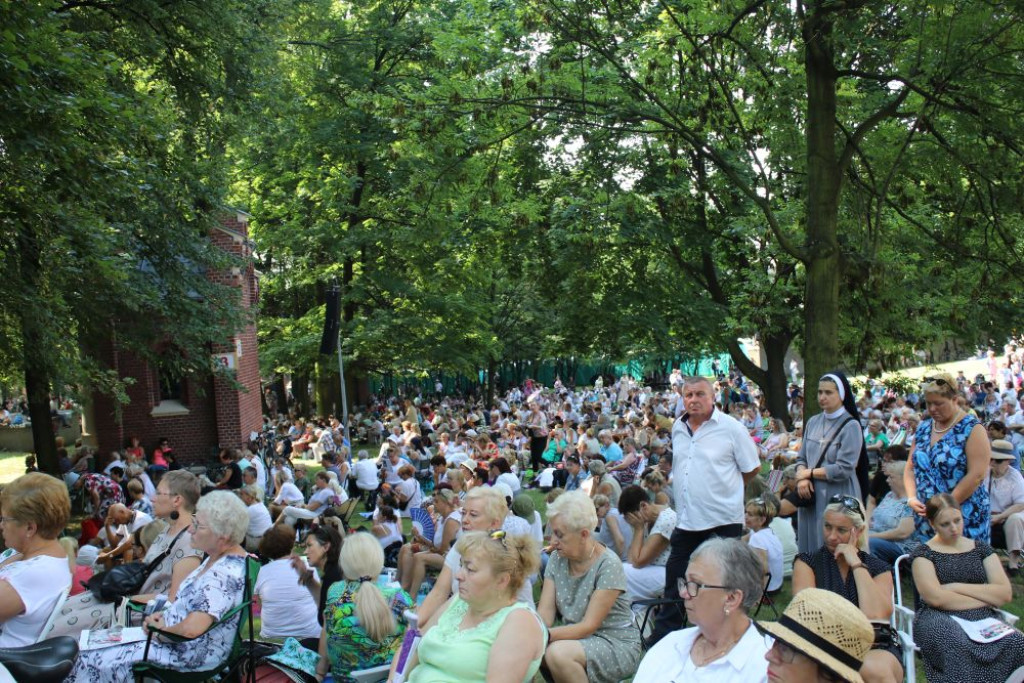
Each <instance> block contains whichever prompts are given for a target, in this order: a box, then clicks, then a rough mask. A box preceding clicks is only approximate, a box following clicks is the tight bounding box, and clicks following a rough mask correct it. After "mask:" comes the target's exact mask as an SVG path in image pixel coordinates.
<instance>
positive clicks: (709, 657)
mask: <svg viewBox="0 0 1024 683" xmlns="http://www.w3.org/2000/svg"><path fill="white" fill-rule="evenodd" d="M748 628H749V625H748ZM746 633H747V629H746V628H744V629H743V631H742V632H740V634H739V636H737V637H736V638H733V639H732V640H730V641H729V642H727V643H726V644H725V647H723V648H721V649H714V650H712V651H711V652H708V651H707V650H708V648H709V647H713V646H712V645H711V641H710V640H708V639H707V636H705V635H704V634H703V633H701V634H700V641H701V643H703V645H702V646H701V649H703V650H704V654H702V655H700V661H697V660H696V659H695V660H694V662H693V663H694V664H696V665H697V666H698V667H701V666H707V665H708V664H710V663H711V662H713V661H715V660H716V659H721V658H722V657H724V656H725V655H727V654H729V650H731V649H733V648H734V647H735V646H736V643H738V642H740V640H741V639H742V638H743V636H744V635H746Z"/></svg>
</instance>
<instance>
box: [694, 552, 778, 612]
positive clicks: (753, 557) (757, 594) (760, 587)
mask: <svg viewBox="0 0 1024 683" xmlns="http://www.w3.org/2000/svg"><path fill="white" fill-rule="evenodd" d="M700 558H703V559H704V560H705V561H707V562H710V563H711V564H714V565H715V566H717V567H718V570H719V571H720V572H721V574H722V579H721V582H722V585H723V586H728V587H729V588H731V589H733V590H738V591H742V593H743V600H742V602H741V603H740V608H741V609H742V610H743V611H744V613H749V612H750V610H751V608H753V607H754V606H755V605H756V604H757V603H758V601H760V600H761V595H762V593H764V583H765V575H764V566H763V565H762V564H761V558H760V557H759V556H758V554H757V553H756V552H754V550H753V549H752V548H751V547H750V546H749V545H747V544H746V543H744V542H743V541H740V540H737V539H735V538H718V537H715V538H709V539H708V540H706V541H704V542H703V543H701V544H700V546H698V547H697V550H695V551H694V553H693V555H692V556H691V557H690V561H691V562H692V561H693V560H696V559H700Z"/></svg>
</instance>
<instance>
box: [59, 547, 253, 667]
mask: <svg viewBox="0 0 1024 683" xmlns="http://www.w3.org/2000/svg"><path fill="white" fill-rule="evenodd" d="M208 563H209V559H207V560H206V561H204V562H203V563H202V564H201V565H199V567H198V568H197V569H196V570H195V571H194V572H192V573H191V574H189V575H188V576H186V577H185V580H184V581H182V582H181V587H180V588H179V589H178V598H177V600H175V601H174V602H172V603H171V604H170V606H169V607H168V608H167V610H166V611H165V612H164V624H165V625H166V626H174V625H175V624H178V623H180V622H182V621H184V620H185V617H187V616H188V615H189V614H190V613H192V612H205V613H206V614H209V615H210V616H212V617H213V618H214V619H220V618H221V617H222V616H223V615H224V614H226V613H227V612H228V611H230V610H231V608H232V607H235V606H237V605H238V604H240V603H241V602H242V596H243V591H244V587H245V558H244V557H242V556H240V555H227V556H225V557H222V558H220V559H219V560H218V561H217V562H215V563H214V564H213V566H211V567H210V568H209V569H208V570H207V571H205V572H204V571H203V570H206V569H207V564H208ZM240 618H241V614H236V615H235V616H234V617H233V618H232V619H230V620H228V621H226V622H224V623H222V624H217V625H216V626H214V627H213V628H211V629H210V630H209V631H207V632H206V633H204V634H203V635H201V636H199V637H198V638H196V639H194V640H190V641H187V642H184V643H172V642H160V641H159V640H158V639H157V638H156V637H154V638H153V643H152V645H151V646H150V648H149V661H151V662H157V663H159V664H161V665H163V666H167V667H170V668H172V669H175V670H178V671H204V670H208V669H212V668H214V667H215V666H217V665H218V664H220V663H222V662H224V661H225V660H227V658H228V655H229V654H230V653H231V646H232V644H233V643H234V640H235V633H236V631H237V630H238V620H239V619H240ZM145 647H146V642H145V641H141V642H137V643H129V644H127V645H117V646H114V647H107V648H102V649H99V650H86V651H83V652H80V653H79V654H78V659H77V660H76V661H75V668H74V669H72V670H71V675H69V676H68V677H67V678H66V679H64V680H65V683H99V682H100V681H109V682H110V683H130V682H131V681H134V680H135V677H134V676H133V674H132V664H133V663H134V662H138V661H141V660H142V653H143V650H144V649H145Z"/></svg>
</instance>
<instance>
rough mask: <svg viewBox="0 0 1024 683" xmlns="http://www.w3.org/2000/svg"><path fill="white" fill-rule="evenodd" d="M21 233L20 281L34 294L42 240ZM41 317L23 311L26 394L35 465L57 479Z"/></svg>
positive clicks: (29, 228)
mask: <svg viewBox="0 0 1024 683" xmlns="http://www.w3.org/2000/svg"><path fill="white" fill-rule="evenodd" d="M21 227H22V229H21V230H20V231H19V232H18V253H19V255H20V263H19V266H20V269H21V281H22V283H23V286H24V287H26V288H28V289H29V290H31V291H38V290H39V287H40V279H41V277H42V264H41V262H40V256H39V254H40V253H41V249H40V248H39V239H38V237H37V235H36V232H35V230H33V228H32V226H30V225H25V224H22V226H21ZM42 324H43V322H42V318H40V317H39V316H37V315H35V314H33V312H32V311H30V310H28V309H23V310H22V311H21V343H22V349H23V368H24V370H25V393H26V394H27V395H28V415H29V418H30V419H31V420H32V443H33V448H34V449H35V453H36V464H37V466H38V467H39V469H40V470H42V471H43V472H47V473H49V474H52V475H54V476H57V477H59V476H61V472H60V463H58V462H57V441H56V439H55V438H54V433H53V420H52V418H51V417H50V377H51V376H52V374H53V373H52V368H51V365H50V362H49V355H48V354H50V353H51V352H52V351H51V350H50V345H49V344H48V343H47V342H46V334H45V332H44V330H43V329H42V327H41V325H42Z"/></svg>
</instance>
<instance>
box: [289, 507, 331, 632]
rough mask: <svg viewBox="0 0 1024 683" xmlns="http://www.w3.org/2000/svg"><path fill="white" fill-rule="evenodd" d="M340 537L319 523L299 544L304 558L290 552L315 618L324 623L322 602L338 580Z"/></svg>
mask: <svg viewBox="0 0 1024 683" xmlns="http://www.w3.org/2000/svg"><path fill="white" fill-rule="evenodd" d="M341 546H342V538H341V534H340V533H338V530H337V529H335V528H334V527H333V526H331V525H329V524H321V525H320V526H318V527H317V528H315V529H313V530H312V531H310V532H309V534H308V535H307V536H306V540H305V542H304V543H303V547H304V548H305V549H306V558H305V559H303V558H301V557H299V556H298V555H292V558H291V562H292V567H293V568H294V569H295V570H296V571H297V572H299V583H300V584H302V585H303V586H305V588H306V590H308V591H309V594H310V595H312V596H313V599H314V600H316V604H317V608H316V610H317V614H316V618H317V621H319V622H320V624H321V625H323V623H324V605H326V604H327V593H328V592H329V591H330V590H331V586H333V585H334V583H335V582H336V581H340V580H341V567H340V566H339V565H338V554H339V553H340V552H341Z"/></svg>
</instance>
